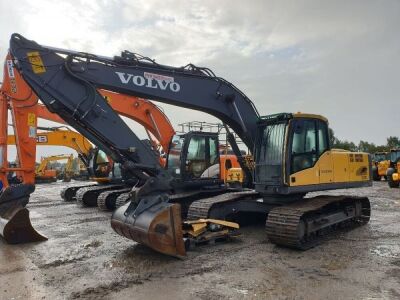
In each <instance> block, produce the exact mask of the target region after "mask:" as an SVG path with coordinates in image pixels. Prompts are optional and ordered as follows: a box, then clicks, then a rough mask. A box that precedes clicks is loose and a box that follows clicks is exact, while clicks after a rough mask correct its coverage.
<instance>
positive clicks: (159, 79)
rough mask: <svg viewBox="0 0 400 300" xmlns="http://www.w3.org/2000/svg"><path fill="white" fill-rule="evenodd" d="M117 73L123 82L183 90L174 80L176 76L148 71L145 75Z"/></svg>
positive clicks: (176, 90) (175, 90)
mask: <svg viewBox="0 0 400 300" xmlns="http://www.w3.org/2000/svg"><path fill="white" fill-rule="evenodd" d="M115 74H117V75H118V78H119V80H121V82H122V83H123V84H129V83H132V84H134V85H136V86H143V87H147V88H151V89H161V90H163V91H165V90H167V89H169V90H170V91H171V92H175V93H177V92H179V91H180V90H181V86H180V85H179V83H177V82H175V81H174V77H169V76H164V75H160V74H154V73H147V72H144V74H143V76H140V75H133V74H128V73H123V72H115Z"/></svg>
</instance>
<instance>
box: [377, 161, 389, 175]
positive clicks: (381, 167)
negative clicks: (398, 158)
mask: <svg viewBox="0 0 400 300" xmlns="http://www.w3.org/2000/svg"><path fill="white" fill-rule="evenodd" d="M389 167H390V160H383V161H380V162H378V175H379V176H386V172H387V170H388V168H389Z"/></svg>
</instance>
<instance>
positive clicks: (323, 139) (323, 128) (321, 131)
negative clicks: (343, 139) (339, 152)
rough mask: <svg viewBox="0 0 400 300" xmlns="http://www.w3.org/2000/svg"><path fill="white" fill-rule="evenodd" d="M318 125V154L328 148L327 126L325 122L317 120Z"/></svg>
mask: <svg viewBox="0 0 400 300" xmlns="http://www.w3.org/2000/svg"><path fill="white" fill-rule="evenodd" d="M317 125H318V156H321V155H322V154H323V153H324V152H325V151H326V150H328V149H329V135H328V126H327V124H326V123H325V122H322V121H317Z"/></svg>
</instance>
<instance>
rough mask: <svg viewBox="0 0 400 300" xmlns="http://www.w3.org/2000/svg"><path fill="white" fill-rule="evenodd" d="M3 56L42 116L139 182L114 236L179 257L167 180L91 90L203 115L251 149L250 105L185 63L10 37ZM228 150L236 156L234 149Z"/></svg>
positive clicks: (118, 216)
mask: <svg viewBox="0 0 400 300" xmlns="http://www.w3.org/2000/svg"><path fill="white" fill-rule="evenodd" d="M10 53H11V55H12V56H13V58H14V63H15V66H16V67H17V69H18V70H19V71H20V73H21V74H22V76H23V78H24V80H25V81H26V82H27V83H28V85H29V86H30V87H31V88H32V89H33V90H34V92H35V93H36V94H37V95H38V97H39V98H40V99H41V100H42V102H43V103H44V104H45V105H46V107H47V108H48V109H49V111H50V112H54V113H56V114H57V115H59V116H60V117H61V118H62V119H63V120H64V121H65V122H66V123H67V124H69V125H71V126H73V127H74V128H75V129H76V130H77V131H78V132H80V133H81V134H83V135H84V136H85V137H87V138H88V139H89V140H91V141H92V142H93V143H94V144H95V145H97V146H99V147H100V148H101V149H102V150H104V151H105V152H106V153H107V154H109V155H110V156H111V157H112V159H113V160H114V161H117V162H120V163H121V164H122V166H123V168H124V169H125V171H128V172H130V174H131V175H132V176H134V177H137V178H138V179H139V180H140V181H141V185H140V188H138V189H134V190H133V191H132V193H131V201H130V202H129V203H128V204H126V205H125V206H123V207H121V208H120V209H118V210H117V211H116V212H115V213H114V216H113V219H112V226H113V228H114V230H115V231H117V232H118V233H119V234H121V235H123V236H126V237H129V238H131V239H134V240H136V241H138V242H142V243H144V244H146V245H149V246H150V247H152V248H153V249H155V250H158V251H160V252H163V253H167V254H171V255H177V256H180V255H184V252H185V250H184V245H183V240H182V231H181V228H180V227H181V220H180V211H179V205H177V204H171V203H169V202H168V193H169V191H171V190H173V189H174V186H173V180H172V177H171V175H170V174H169V173H168V172H167V170H164V169H163V168H162V167H161V166H160V165H159V163H158V161H157V160H156V159H155V157H154V156H153V155H152V153H150V151H149V149H148V148H147V147H146V146H145V145H144V144H142V142H141V141H140V140H139V139H138V138H137V136H136V135H135V134H134V133H133V132H132V131H131V130H130V129H129V127H127V126H126V124H125V123H124V122H123V121H122V120H121V119H120V117H119V116H118V114H117V113H116V112H115V111H114V110H113V109H112V107H111V106H110V105H109V103H108V102H107V100H106V99H105V97H103V96H102V95H101V94H100V93H99V92H98V90H97V89H100V88H102V89H106V90H110V91H112V92H116V93H120V94H127V95H132V96H136V97H146V98H149V99H152V100H155V101H161V102H164V103H168V104H173V105H177V106H181V107H186V108H191V109H195V110H199V111H203V112H206V113H208V114H211V115H213V116H215V117H217V118H219V119H220V120H222V121H223V122H224V123H225V124H226V125H228V126H229V127H230V128H231V129H233V130H234V131H235V133H236V134H237V135H238V136H239V137H240V138H241V139H242V140H243V142H244V143H245V144H246V145H247V146H248V148H249V149H251V150H252V149H253V148H254V143H255V137H256V129H257V121H258V119H259V114H258V112H257V111H256V109H255V107H254V105H253V103H252V102H251V101H250V100H249V99H248V98H247V97H246V96H245V95H244V94H243V93H242V92H241V91H240V90H239V89H237V88H236V87H235V86H234V85H232V84H231V83H229V82H227V81H226V80H224V79H222V78H219V77H216V76H215V75H214V74H213V73H212V72H211V71H210V70H209V69H206V68H198V67H195V66H193V65H188V66H186V67H183V68H173V67H168V66H163V65H159V64H156V63H154V62H153V61H151V60H149V59H146V58H142V57H138V56H137V55H134V54H131V53H128V52H125V53H123V55H122V56H121V57H115V58H106V57H100V56H95V55H91V54H85V53H79V52H73V51H68V50H62V49H54V48H50V47H43V46H40V45H38V44H37V43H35V42H33V41H30V40H27V39H25V38H24V37H22V36H21V35H18V34H14V35H12V37H11V41H10ZM233 140H234V139H231V143H233V142H234V141H233ZM233 149H234V150H236V151H235V152H236V153H235V154H236V155H237V156H238V157H239V158H240V157H241V153H240V151H238V150H239V148H238V147H234V146H233ZM243 168H245V166H243ZM248 177H250V178H251V174H250V173H249V175H248ZM143 232H146V234H143Z"/></svg>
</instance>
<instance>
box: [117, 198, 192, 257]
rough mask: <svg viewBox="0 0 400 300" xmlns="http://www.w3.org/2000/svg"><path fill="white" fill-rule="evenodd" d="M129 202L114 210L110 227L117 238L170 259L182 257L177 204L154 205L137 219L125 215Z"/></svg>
mask: <svg viewBox="0 0 400 300" xmlns="http://www.w3.org/2000/svg"><path fill="white" fill-rule="evenodd" d="M128 206H129V202H128V203H127V204H125V205H123V206H121V207H120V208H118V209H117V210H116V211H115V212H114V214H113V216H112V218H111V227H112V228H113V229H114V231H115V232H117V233H118V234H119V235H122V236H124V237H126V238H128V239H131V240H134V241H136V242H138V243H141V244H144V245H147V246H148V247H150V248H152V249H154V250H156V251H158V252H160V253H163V254H167V255H171V256H176V257H183V256H185V255H186V250H185V245H184V241H183V233H182V220H181V211H180V205H179V204H172V203H167V202H161V203H157V204H155V205H153V206H151V207H150V208H148V209H146V210H145V211H143V212H142V213H140V214H139V215H137V216H134V212H132V213H131V214H129V215H125V212H126V210H127V208H128Z"/></svg>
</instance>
